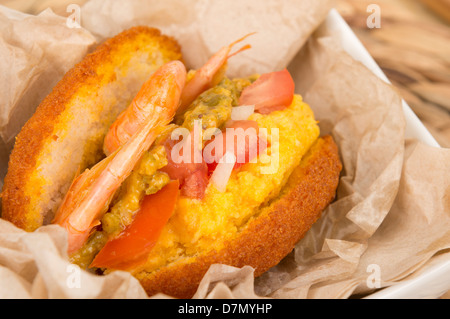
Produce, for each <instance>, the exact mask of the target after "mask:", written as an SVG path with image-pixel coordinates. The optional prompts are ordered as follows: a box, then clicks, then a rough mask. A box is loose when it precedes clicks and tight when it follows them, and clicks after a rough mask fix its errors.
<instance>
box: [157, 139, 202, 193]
mask: <svg viewBox="0 0 450 319" xmlns="http://www.w3.org/2000/svg"><path fill="white" fill-rule="evenodd" d="M188 142H189V143H190V145H189V144H188V146H187V147H190V148H191V156H189V157H188V158H184V159H183V160H182V161H181V160H180V159H178V160H176V159H174V158H172V151H174V152H177V149H174V147H175V146H176V144H177V143H183V142H182V141H181V142H180V141H172V140H171V139H170V138H169V139H167V140H166V142H165V143H164V147H165V148H166V153H167V160H168V164H167V165H166V166H165V167H163V168H162V169H161V171H163V172H165V173H167V174H168V175H169V177H170V178H171V179H172V180H178V181H179V182H180V187H181V195H183V196H187V197H189V198H197V199H202V198H203V197H204V195H205V190H206V187H207V186H208V166H207V165H206V162H205V161H204V160H203V157H202V154H201V151H198V154H197V156H195V155H194V152H195V150H194V146H193V143H192V141H188ZM182 155H183V154H181V156H182Z"/></svg>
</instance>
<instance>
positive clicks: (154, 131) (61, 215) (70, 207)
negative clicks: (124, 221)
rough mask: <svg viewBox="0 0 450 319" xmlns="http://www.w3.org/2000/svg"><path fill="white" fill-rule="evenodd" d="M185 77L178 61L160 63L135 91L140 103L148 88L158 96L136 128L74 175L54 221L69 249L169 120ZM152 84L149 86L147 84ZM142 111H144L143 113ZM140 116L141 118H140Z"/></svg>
mask: <svg viewBox="0 0 450 319" xmlns="http://www.w3.org/2000/svg"><path fill="white" fill-rule="evenodd" d="M185 79H186V69H185V67H184V65H183V64H182V63H181V62H178V61H176V62H170V63H168V64H166V65H164V66H162V67H161V68H160V69H159V70H158V71H157V72H155V74H154V75H153V76H152V78H151V79H150V80H149V81H148V82H146V83H145V84H144V86H143V87H142V89H141V91H140V92H139V93H138V96H139V97H140V98H139V99H135V100H136V101H133V102H134V104H133V103H132V105H131V106H130V107H134V105H135V104H137V105H139V104H140V102H141V101H148V100H149V99H150V97H148V96H146V93H148V92H157V94H158V95H159V97H158V98H157V99H154V100H153V101H154V102H155V104H152V105H151V107H149V109H150V110H147V112H146V113H145V114H141V115H140V116H138V118H139V120H141V122H140V123H142V124H141V125H140V127H139V128H138V130H137V132H136V133H135V134H133V135H132V136H131V138H129V140H128V141H127V142H126V143H125V144H123V145H121V146H119V147H118V148H117V149H116V150H115V151H114V152H113V153H111V154H110V155H109V156H107V157H106V158H105V159H103V160H102V161H100V162H99V163H97V164H96V165H95V166H94V167H92V168H91V169H88V170H86V171H85V172H84V173H83V174H81V175H79V176H77V177H76V178H75V179H74V181H73V182H72V185H71V186H70V188H69V191H68V192H67V194H66V196H65V198H64V200H63V203H62V204H61V206H60V208H59V209H58V212H57V214H56V217H55V219H54V221H53V223H56V224H59V225H61V226H63V227H64V228H66V230H67V232H68V253H69V254H72V253H74V252H76V251H77V250H79V249H80V248H81V247H82V245H83V244H84V243H85V241H86V240H87V238H88V237H89V235H90V234H91V231H92V229H93V228H94V227H95V226H97V225H99V224H100V219H101V218H102V216H103V214H104V213H105V212H106V211H107V209H108V206H109V203H110V201H111V199H112V198H113V196H114V194H115V192H116V191H117V189H118V188H119V187H120V185H121V184H122V183H123V182H124V180H125V179H126V178H127V177H128V176H129V175H130V173H131V171H132V170H133V168H134V167H135V166H136V164H137V163H138V161H139V160H140V159H141V157H142V155H143V154H144V152H145V151H146V150H147V149H149V148H150V146H151V145H152V144H153V142H154V141H155V139H156V138H157V136H158V135H159V134H160V133H161V131H162V129H163V128H164V126H165V125H167V124H169V122H170V121H171V120H172V118H173V116H174V115H175V112H176V109H177V107H178V106H179V100H180V96H181V91H182V89H183V87H184V84H185ZM150 84H151V85H154V87H153V88H150V87H149V85H150ZM145 115H147V116H146V117H145ZM142 119H143V120H142Z"/></svg>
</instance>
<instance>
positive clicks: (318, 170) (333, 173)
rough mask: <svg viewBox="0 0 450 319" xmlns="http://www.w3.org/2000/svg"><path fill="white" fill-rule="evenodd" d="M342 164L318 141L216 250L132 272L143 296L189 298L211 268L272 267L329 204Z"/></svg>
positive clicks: (328, 140) (331, 147) (333, 149)
mask: <svg viewBox="0 0 450 319" xmlns="http://www.w3.org/2000/svg"><path fill="white" fill-rule="evenodd" d="M341 169H342V164H341V161H340V159H339V152H338V148H337V146H336V144H335V142H334V140H333V138H332V137H331V136H325V137H321V138H319V139H318V140H317V141H316V142H315V144H314V145H313V146H312V147H311V149H310V150H309V151H308V153H307V154H306V155H305V156H304V158H303V159H302V161H301V163H300V165H299V166H298V167H297V168H296V169H295V170H294V171H293V173H292V174H291V176H290V177H289V180H288V182H287V184H286V185H285V186H284V188H283V189H282V191H281V193H280V195H279V196H278V197H277V198H276V199H274V200H272V201H271V202H270V203H269V204H268V205H266V206H265V207H261V208H260V209H259V212H258V214H257V215H256V216H255V217H253V218H252V219H251V220H250V221H249V222H248V223H247V224H246V225H245V226H244V227H243V228H242V229H241V230H240V232H238V234H237V235H236V236H235V237H234V238H233V239H232V240H229V241H227V242H225V243H224V245H223V248H221V249H220V250H213V251H207V252H204V253H199V254H198V255H197V256H193V257H185V258H182V259H179V260H177V261H175V262H172V263H170V264H168V265H166V266H164V267H162V268H160V269H158V270H156V271H153V272H150V273H149V272H145V271H141V272H139V273H136V274H134V275H135V277H136V278H137V279H138V280H139V281H140V282H141V284H142V286H143V287H144V289H145V291H146V292H147V294H148V295H149V296H152V295H155V294H157V293H164V294H166V295H169V296H171V297H175V298H182V299H187V298H192V297H193V296H194V294H195V292H196V291H197V288H198V285H199V283H200V281H201V279H202V278H203V276H204V275H205V273H206V272H207V271H208V269H209V267H210V266H211V265H213V264H226V265H230V266H234V267H238V268H241V267H243V266H246V265H249V266H251V267H253V268H254V270H255V271H254V275H255V277H258V276H260V275H261V274H263V273H264V272H266V271H267V270H269V269H270V268H271V267H273V266H275V265H277V264H278V263H279V262H280V261H281V260H282V259H283V258H284V257H286V256H287V255H288V254H289V253H290V252H291V251H292V250H293V249H294V247H295V245H296V243H298V241H299V240H300V239H302V238H303V236H304V235H305V234H306V232H307V231H308V230H309V229H310V228H311V226H312V225H313V224H314V223H315V222H316V221H317V219H319V217H320V216H321V214H322V212H323V210H324V209H325V208H326V207H327V206H328V205H329V204H330V202H332V201H333V199H334V198H335V194H336V188H337V186H338V183H339V176H340V172H341Z"/></svg>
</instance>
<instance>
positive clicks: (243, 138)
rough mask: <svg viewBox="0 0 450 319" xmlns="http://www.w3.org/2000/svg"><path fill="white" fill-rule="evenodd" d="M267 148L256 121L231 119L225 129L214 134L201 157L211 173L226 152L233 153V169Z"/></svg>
mask: <svg viewBox="0 0 450 319" xmlns="http://www.w3.org/2000/svg"><path fill="white" fill-rule="evenodd" d="M266 148H267V142H266V141H265V140H264V139H263V138H262V137H261V136H260V135H259V127H258V123H256V121H250V120H245V121H232V122H230V123H229V125H227V127H226V128H225V131H224V132H222V133H220V134H218V135H216V136H215V138H214V139H213V140H212V141H211V142H209V143H208V144H206V146H205V148H204V149H203V158H204V159H205V161H206V163H207V165H208V172H209V174H211V173H212V172H213V171H214V170H215V169H216V166H217V164H218V163H219V161H220V160H221V159H222V157H223V156H224V155H225V153H226V152H230V153H232V154H234V156H235V157H236V164H235V165H234V169H237V168H239V167H241V166H242V165H244V164H246V163H248V162H250V161H251V160H253V159H254V158H256V157H257V156H258V155H259V154H260V153H261V152H263V151H264V150H265V149H266Z"/></svg>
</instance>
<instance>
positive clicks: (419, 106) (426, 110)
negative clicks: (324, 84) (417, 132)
mask: <svg viewBox="0 0 450 319" xmlns="http://www.w3.org/2000/svg"><path fill="white" fill-rule="evenodd" d="M370 4H378V5H379V7H380V10H381V11H380V12H381V25H380V26H381V27H380V28H374V29H369V28H368V27H367V18H368V17H369V16H370V14H371V12H368V6H369V5H370ZM337 9H338V11H339V12H340V13H341V15H342V16H343V17H344V19H345V20H346V21H347V23H348V24H349V25H350V26H351V27H352V29H353V31H354V32H355V33H356V34H357V36H358V37H359V39H360V40H361V41H362V42H363V44H364V45H365V47H366V48H367V50H368V51H369V52H370V53H371V55H372V56H373V57H374V59H375V60H376V61H377V63H378V64H379V65H380V67H381V68H382V69H383V71H384V72H385V73H386V75H387V76H388V78H389V79H390V80H391V82H392V83H393V84H394V86H395V87H396V88H397V90H398V91H399V92H400V95H401V96H402V97H403V98H404V99H405V100H406V101H407V102H408V104H409V105H410V106H411V108H412V109H413V111H414V112H415V113H416V114H417V116H418V117H419V118H420V119H421V120H422V122H423V123H424V124H425V126H426V127H427V128H428V130H429V131H430V132H431V133H432V135H433V136H434V137H435V138H436V140H437V141H438V143H439V144H440V145H441V146H443V147H447V148H448V147H450V0H376V1H374V0H337Z"/></svg>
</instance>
